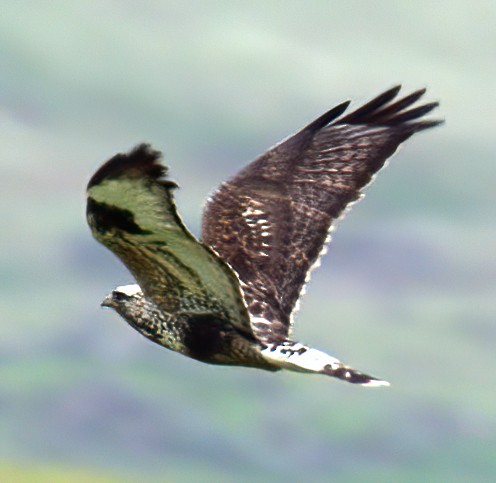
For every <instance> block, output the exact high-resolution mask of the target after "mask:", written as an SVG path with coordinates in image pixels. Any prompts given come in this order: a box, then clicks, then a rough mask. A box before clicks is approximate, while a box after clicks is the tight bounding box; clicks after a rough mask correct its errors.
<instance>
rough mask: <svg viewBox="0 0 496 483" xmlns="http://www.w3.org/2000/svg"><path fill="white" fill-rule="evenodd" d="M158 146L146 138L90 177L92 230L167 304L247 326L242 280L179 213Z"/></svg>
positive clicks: (155, 298) (166, 307)
mask: <svg viewBox="0 0 496 483" xmlns="http://www.w3.org/2000/svg"><path fill="white" fill-rule="evenodd" d="M160 161H161V153H159V152H157V151H153V150H152V149H151V148H150V147H149V146H147V145H144V144H143V145H140V146H137V147H136V148H135V149H134V150H133V151H131V152H129V153H127V154H118V155H116V156H114V157H113V158H112V159H110V160H109V161H107V162H106V163H105V164H104V165H103V166H102V167H101V168H100V169H99V170H98V171H97V172H96V173H95V174H94V176H93V177H92V178H91V180H90V182H89V183H88V188H87V194H88V202H87V218H88V223H89V225H90V227H91V231H92V233H93V236H94V237H95V238H96V239H97V240H98V241H99V242H100V243H102V244H103V245H105V246H106V247H107V248H109V249H110V250H111V251H112V252H114V253H115V254H116V255H117V256H118V257H119V258H120V259H121V260H122V262H124V264H125V265H126V267H127V268H128V269H129V270H130V271H131V273H132V274H133V276H134V277H135V278H136V281H137V282H138V284H139V285H140V286H141V288H142V290H143V292H144V294H145V295H146V296H147V297H150V298H151V299H152V300H153V301H154V302H155V303H156V304H157V305H158V306H159V307H160V308H161V309H162V310H164V312H167V313H176V312H178V311H187V312H200V313H204V312H209V313H215V314H217V315H219V316H223V317H225V318H226V319H228V320H230V321H231V322H233V323H234V324H235V325H238V326H240V327H245V328H246V329H249V328H250V323H249V318H248V314H247V312H246V307H245V305H244V303H243V298H242V295H241V290H240V288H239V281H238V279H237V277H236V275H235V274H234V273H233V271H232V270H231V269H230V268H229V267H228V265H227V264H226V263H224V262H223V261H222V260H220V259H219V258H218V257H217V255H216V254H215V253H214V252H213V251H212V250H211V249H210V248H208V247H205V246H204V245H203V244H201V243H199V242H198V241H197V240H196V239H195V238H194V236H193V235H192V234H191V233H190V232H189V231H188V230H187V229H186V227H185V226H184V224H183V222H182V220H181V218H180V217H179V215H178V214H177V211H176V207H175V204H174V199H173V194H172V192H173V189H174V188H176V187H177V186H176V185H175V183H173V182H172V181H170V180H168V179H167V178H165V175H166V174H167V168H166V167H165V166H162V164H161V162H160Z"/></svg>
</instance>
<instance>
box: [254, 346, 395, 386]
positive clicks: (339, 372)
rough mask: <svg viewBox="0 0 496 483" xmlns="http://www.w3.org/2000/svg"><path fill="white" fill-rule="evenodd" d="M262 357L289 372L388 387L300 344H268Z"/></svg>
mask: <svg viewBox="0 0 496 483" xmlns="http://www.w3.org/2000/svg"><path fill="white" fill-rule="evenodd" d="M262 355H263V356H264V357H265V359H266V360H267V361H269V362H270V363H272V364H274V365H276V366H278V367H281V368H284V369H287V370H290V371H295V372H306V373H314V374H326V375H328V376H331V377H336V378H337V379H341V380H343V381H346V382H350V383H352V384H361V385H363V386H369V387H374V386H389V382H387V381H383V380H381V379H377V378H376V377H372V376H369V375H368V374H364V373H363V372H360V371H357V370H355V369H352V368H351V367H349V366H346V365H344V364H343V363H342V362H341V361H340V360H339V359H336V358H335V357H333V356H330V355H329V354H326V353H325V352H321V351H319V350H317V349H312V348H311V347H307V346H305V345H303V344H301V343H300V342H292V341H284V342H282V343H279V344H269V345H267V346H266V348H264V349H263V350H262Z"/></svg>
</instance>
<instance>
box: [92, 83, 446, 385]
mask: <svg viewBox="0 0 496 483" xmlns="http://www.w3.org/2000/svg"><path fill="white" fill-rule="evenodd" d="M399 91H400V86H396V87H394V88H392V89H389V90H388V91H386V92H384V93H383V94H381V95H379V96H378V97H376V98H374V99H373V100H371V101H370V102H368V103H367V104H365V105H363V106H362V107H360V108H358V109H357V110H355V111H353V112H351V113H348V114H345V111H346V109H347V107H348V105H349V103H350V101H347V102H343V103H342V104H339V105H338V106H336V107H334V108H333V109H331V110H330V111H328V112H326V113H325V114H324V115H322V116H321V117H319V118H318V119H316V120H315V121H313V122H312V123H310V124H309V125H308V126H306V127H305V128H303V129H302V130H300V131H298V132H297V133H296V134H294V135H293V136H290V137H289V138H287V139H285V140H283V141H282V142H280V143H279V144H277V145H275V146H274V147H272V148H270V149H269V150H268V151H267V152H265V153H264V154H262V155H261V156H259V157H258V158H257V159H255V160H254V161H252V162H251V163H250V164H248V165H247V166H246V167H245V168H244V169H243V170H241V171H240V172H239V173H238V174H236V175H235V176H234V177H233V178H231V179H229V180H228V181H226V182H224V183H222V184H221V186H220V187H219V188H218V189H217V190H216V191H215V192H214V193H213V195H212V196H211V197H210V198H209V199H208V200H207V203H206V207H205V210H204V213H203V220H202V239H201V241H199V240H197V239H196V238H195V237H194V236H193V235H192V234H191V233H190V232H189V231H188V229H187V228H186V226H185V225H184V223H183V221H182V220H181V218H180V216H179V214H178V213H177V210H176V206H175V203H174V196H173V193H174V190H175V189H176V188H177V185H176V184H175V183H174V182H173V181H171V180H170V179H169V177H168V169H167V167H166V166H164V165H163V164H162V162H161V160H162V155H161V153H160V152H158V151H155V150H154V149H152V148H151V147H150V146H149V145H147V144H141V145H139V146H137V147H135V148H134V149H133V150H131V151H130V152H128V153H126V154H117V155H115V156H114V157H112V158H111V159H110V160H108V161H107V162H106V163H105V164H103V165H102V166H101V167H100V169H98V171H97V172H96V173H95V174H94V175H93V177H92V178H91V179H90V181H89V183H88V188H87V197H88V199H87V219H88V223H89V226H90V227H91V231H92V233H93V236H94V237H95V238H96V239H97V240H98V241H99V242H100V243H102V244H103V245H105V246H106V247H107V248H109V249H110V250H111V251H112V252H114V253H115V255H117V256H118V257H119V258H120V259H121V261H122V262H123V263H124V264H125V265H126V267H127V268H128V269H129V271H130V272H131V273H132V275H133V276H134V278H135V280H136V282H137V284H132V285H126V286H121V287H117V288H116V289H115V290H113V291H112V292H111V293H110V294H109V295H108V296H107V297H106V298H105V299H104V301H103V302H102V306H105V307H111V308H113V309H114V310H115V311H117V313H118V314H120V315H121V316H122V317H123V318H124V319H125V320H126V321H127V322H128V323H129V325H131V326H132V327H134V328H135V329H136V330H137V331H138V332H140V333H141V334H143V335H144V336H145V337H147V338H148V339H150V340H152V341H153V342H156V343H157V344H160V345H162V346H164V347H166V348H168V349H171V350H173V351H176V352H179V353H181V354H184V355H186V356H188V357H191V358H193V359H197V360H199V361H202V362H206V363H211V364H224V365H237V366H246V367H254V368H258V369H265V370H268V371H277V370H280V369H288V370H291V371H297V372H303V373H318V374H326V375H328V376H333V377H336V378H338V379H341V380H344V381H347V382H350V383H355V384H362V385H366V386H383V385H388V383H387V382H386V381H383V380H381V379H378V378H375V377H372V376H369V375H367V374H365V373H363V372H360V371H357V370H355V369H352V368H351V367H349V366H348V365H345V364H343V363H342V362H341V361H340V360H338V359H337V358H336V357H334V356H331V355H328V354H326V353H324V352H322V351H320V350H317V349H314V348H312V347H309V346H307V345H305V344H303V343H301V342H298V341H295V340H294V339H292V337H291V333H292V325H293V314H294V312H295V309H296V308H297V305H298V301H299V298H300V296H301V295H302V292H303V291H304V287H305V284H306V283H307V282H308V280H309V275H310V272H311V270H312V268H313V267H315V266H316V264H317V263H318V261H319V258H320V256H321V255H322V254H323V253H324V251H325V247H326V245H327V243H328V242H329V241H330V235H329V234H330V231H331V229H332V227H333V224H334V222H335V221H336V220H337V219H339V218H340V217H342V216H343V213H344V211H345V209H346V207H347V206H349V205H350V204H351V203H353V202H355V201H357V200H358V199H359V198H361V197H362V196H363V194H362V191H363V189H364V187H365V186H366V185H367V184H368V183H369V182H370V181H371V180H372V177H373V175H374V174H375V173H376V172H377V171H379V170H380V169H381V168H382V167H383V166H384V163H385V161H386V160H387V159H388V158H389V157H390V156H392V155H393V153H394V152H395V151H396V149H397V148H398V146H399V145H400V144H401V143H402V142H403V141H405V140H406V139H408V138H409V137H410V136H412V135H413V134H414V133H416V132H419V131H422V130H424V129H428V128H431V127H433V126H436V125H438V124H439V123H440V122H441V121H439V120H431V119H425V118H424V115H426V114H428V113H429V112H430V111H431V110H432V109H434V108H435V107H436V106H437V105H438V103H437V102H430V103H426V104H420V105H417V104H416V103H417V101H418V100H419V99H420V98H421V97H422V96H423V94H424V93H425V89H421V90H417V91H415V92H413V93H411V94H409V95H407V96H405V97H399V96H398V94H399Z"/></svg>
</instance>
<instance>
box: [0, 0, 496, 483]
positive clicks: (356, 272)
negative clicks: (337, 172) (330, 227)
mask: <svg viewBox="0 0 496 483" xmlns="http://www.w3.org/2000/svg"><path fill="white" fill-rule="evenodd" d="M0 4H1V15H0V126H1V127H0V146H1V151H0V158H1V161H0V176H1V178H0V179H1V199H2V204H1V210H2V236H1V238H0V244H1V245H0V247H1V250H0V277H1V290H0V310H1V325H0V480H1V481H15V482H17V481H34V482H39V481H47V482H48V481H49V482H54V481H61V482H65V481H68V482H73V481H126V480H129V481H174V482H191V481H199V482H202V481H226V482H231V481H232V482H238V481H239V482H249V481H255V480H257V481H264V482H283V481H284V482H288V481H291V482H292V481H306V482H325V481H333V482H341V481H343V482H347V481H350V482H351V481H367V482H385V481H435V482H437V481H450V482H463V481H471V482H474V481H493V480H494V478H495V475H496V400H495V394H496V376H495V370H494V363H495V355H494V354H495V342H496V326H495V322H496V321H495V318H496V317H495V315H496V310H495V300H496V290H495V278H496V256H495V239H496V225H495V216H494V215H495V211H494V183H495V180H496V163H495V162H494V152H495V149H496V140H495V136H494V116H495V112H496V95H495V88H494V82H495V78H496V51H495V46H496V30H495V28H494V25H495V20H496V3H494V2H491V1H475V2H468V1H459V0H458V1H457V0H454V1H439V2H430V1H417V2H396V1H382V2H364V1H357V0H348V1H346V2H337V1H312V2H304V1H284V2H282V1H250V2H238V1H227V0H224V1H201V2H200V1H183V2H168V1H153V0H147V1H140V2H138V1H112V0H104V1H99V2H88V1H80V0H74V1H71V2H64V1H61V0H58V1H24V0H20V1H17V2H9V1H6V0H4V1H1V2H0ZM398 82H402V83H404V85H405V88H406V89H407V91H409V90H412V89H416V88H419V87H423V86H427V87H428V89H429V90H428V94H427V98H428V99H429V100H440V101H441V103H442V104H441V108H440V110H438V111H437V112H436V114H435V116H437V117H444V118H446V121H447V122H446V124H445V125H444V126H443V127H441V128H438V129H435V130H432V131H429V132H426V133H422V134H420V135H418V136H416V137H414V138H413V139H412V140H410V142H408V143H407V145H406V146H404V147H403V149H402V150H401V152H400V154H399V155H397V157H396V158H395V159H394V160H393V162H392V163H391V165H390V166H389V168H388V169H386V170H385V171H384V172H382V173H381V174H380V176H379V177H378V179H377V180H376V182H375V183H374V185H373V186H372V187H371V188H370V189H369V190H368V194H367V198H366V200H365V202H363V203H360V204H358V205H356V206H355V207H354V208H353V212H352V214H351V215H350V216H349V217H348V219H347V220H346V221H344V222H342V223H341V225H340V229H339V230H338V231H337V233H335V236H334V241H333V243H332V246H331V248H330V250H329V253H328V255H327V256H326V257H325V259H324V260H323V264H322V267H321V268H320V269H319V270H318V271H316V272H314V275H313V278H312V282H311V284H310V286H309V287H308V291H307V295H306V297H305V299H304V301H303V304H302V310H301V311H300V313H299V314H298V318H297V325H296V337H298V338H299V339H300V340H302V341H305V342H308V343H311V344H314V345H315V346H317V347H319V348H323V349H328V350H329V351H332V353H334V354H335V355H337V356H339V357H341V358H342V359H343V360H344V361H345V362H348V363H350V364H352V365H353V366H355V367H357V368H362V369H364V370H367V371H370V373H372V374H375V375H377V376H380V377H384V378H386V379H388V380H389V381H391V383H392V386H391V387H390V388H388V389H376V390H371V389H365V388H360V387H356V386H352V385H347V384H344V383H340V382H338V381H334V380H332V379H329V378H325V377H317V376H314V377H310V376H302V375H298V374H291V373H286V374H284V373H278V374H270V373H264V372H261V371H260V372H257V371H255V370H249V369H238V368H222V367H210V366H207V365H202V364H200V363H198V362H195V361H192V360H188V359H186V358H184V357H181V356H179V355H177V354H173V353H171V352H168V351H166V350H164V349H161V348H160V347H158V346H155V345H153V344H152V343H150V342H149V341H147V340H145V339H144V338H142V337H141V336H139V335H138V334H137V333H136V332H134V331H133V330H132V329H131V328H129V327H128V326H127V325H126V324H125V322H124V321H122V320H120V319H119V317H118V316H117V315H116V314H115V313H113V312H110V311H104V310H102V309H100V307H99V303H100V301H101V300H102V299H103V297H104V296H105V295H106V293H107V292H109V291H110V290H111V289H112V288H114V287H115V286H116V285H119V284H125V283H129V282H130V281H131V277H130V275H129V274H128V273H127V272H126V270H125V269H124V268H123V267H122V266H121V264H120V263H119V262H118V260H117V259H116V258H115V257H114V256H113V255H112V254H111V253H110V252H108V251H106V250H105V249H104V248H103V247H101V246H100V245H98V244H97V243H96V242H95V241H94V240H93V239H92V238H91V235H90V232H89V229H88V228H87V226H86V222H85V218H84V209H85V207H84V203H85V200H84V196H85V194H84V190H85V185H86V182H87V181H88V179H89V177H90V176H91V174H92V173H93V172H94V170H95V169H96V168H97V167H98V166H99V165H100V164H101V163H102V162H103V161H104V160H106V159H107V158H109V157H110V156H112V155H113V154H115V153H116V152H120V151H125V150H127V149H129V148H130V147H132V146H133V145H134V144H136V143H139V142H141V141H148V142H151V143H152V144H153V145H154V146H155V147H157V148H159V149H162V150H163V151H164V153H165V157H166V161H167V163H168V164H169V165H170V168H171V176H172V178H173V179H174V180H176V181H177V182H178V183H179V184H180V185H181V187H182V189H181V190H179V191H178V193H177V202H178V206H179V210H180V212H181V213H182V215H183V217H184V218H185V221H186V223H187V225H188V226H189V227H190V228H191V229H192V230H193V232H195V233H198V232H199V225H200V214H201V205H202V202H203V200H204V199H205V197H206V196H207V195H208V193H209V192H210V191H211V190H212V189H213V188H214V187H216V186H217V185H218V183H219V182H220V181H221V180H223V179H225V178H226V177H228V176H229V175H232V174H234V173H235V172H236V171H238V170H239V169H240V168H241V167H242V166H243V165H244V164H245V163H246V162H247V161H249V160H251V159H253V158H254V157H255V156H256V155H258V154H259V153H260V152H263V151H264V150H265V149H267V148H268V147H269V146H270V145H272V144H274V143H275V142H277V141H279V140H280V139H282V138H283V137H285V136H287V135H288V134H290V133H292V132H294V131H296V130H297V129H299V128H301V127H302V126H303V125H305V124H306V123H308V122H309V121H311V120H313V119H314V118H315V117H317V116H318V115H320V114H321V113H323V112H324V111H326V110H327V109H329V108H330V107H332V106H333V105H335V104H337V103H339V102H341V101H343V100H345V99H348V98H353V99H354V101H355V102H356V103H360V102H364V101H366V100H367V99H368V98H370V97H371V96H374V95H376V94H378V93H380V92H381V91H382V90H384V89H386V88H388V87H391V86H392V85H394V84H396V83H398ZM355 105H356V104H355Z"/></svg>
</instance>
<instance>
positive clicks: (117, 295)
mask: <svg viewBox="0 0 496 483" xmlns="http://www.w3.org/2000/svg"><path fill="white" fill-rule="evenodd" d="M142 299H143V292H142V291H141V288H140V286H139V285H136V284H134V285H123V286H121V287H117V288H116V289H114V290H112V292H110V293H109V294H108V295H107V296H106V297H105V298H104V299H103V301H102V303H101V306H102V307H110V308H112V309H114V310H115V311H117V312H118V313H119V314H121V315H124V313H125V312H127V311H128V310H129V309H132V308H134V307H136V306H137V305H139V302H140V301H141V300H142Z"/></svg>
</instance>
